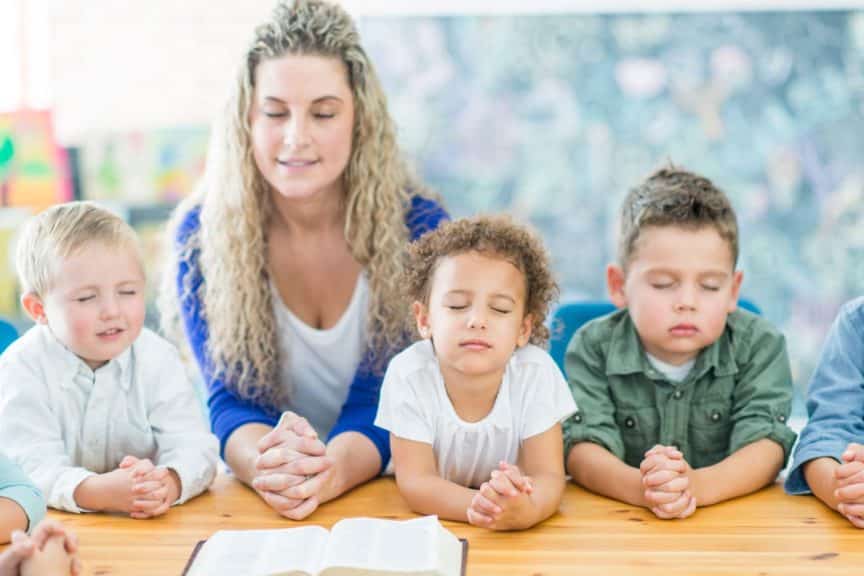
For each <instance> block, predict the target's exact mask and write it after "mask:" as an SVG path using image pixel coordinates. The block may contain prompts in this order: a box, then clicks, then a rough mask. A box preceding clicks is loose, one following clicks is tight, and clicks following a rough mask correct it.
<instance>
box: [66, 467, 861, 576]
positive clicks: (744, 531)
mask: <svg viewBox="0 0 864 576" xmlns="http://www.w3.org/2000/svg"><path fill="white" fill-rule="evenodd" d="M49 515H50V516H52V517H54V518H58V519H60V520H62V521H63V522H64V523H66V524H67V525H68V526H71V527H72V528H73V529H74V530H75V531H76V532H77V533H78V536H79V538H80V541H81V552H80V555H81V558H82V560H83V562H84V565H85V573H86V574H93V575H104V574H132V575H160V576H161V575H173V574H180V572H181V571H182V569H183V567H184V565H185V563H186V559H187V557H188V556H189V553H190V552H191V551H192V548H193V546H194V545H195V543H196V542H197V541H198V540H201V539H204V538H207V537H208V536H209V535H210V534H211V533H213V532H214V531H216V530H219V529H246V528H285V527H290V526H296V525H299V524H300V523H294V522H291V521H289V520H285V519H282V518H280V517H279V516H277V515H276V514H275V513H274V512H273V511H272V510H271V509H269V508H268V507H267V506H266V505H265V504H264V503H263V502H262V501H261V500H260V499H259V498H258V497H257V496H256V495H255V494H254V493H253V492H252V491H251V490H249V489H248V488H246V487H244V486H242V485H241V484H240V483H239V482H237V481H236V480H234V479H233V478H231V477H230V476H224V475H220V476H219V478H218V479H217V481H216V483H215V484H214V486H213V487H212V488H211V490H210V492H209V493H207V494H204V495H203V496H200V497H198V498H196V499H195V500H193V501H192V502H189V503H188V504H186V505H184V506H180V507H177V508H174V509H172V510H171V511H169V512H168V514H167V515H165V516H163V517H161V518H157V519H155V520H131V519H129V518H123V517H117V516H106V515H98V514H91V515H75V514H66V513H61V512H51V513H50V514H49ZM346 516H378V517H385V518H410V517H412V516H413V515H412V514H411V512H410V511H409V510H408V508H407V507H406V505H405V503H404V502H403V501H402V499H401V497H400V496H399V494H398V491H397V489H396V485H395V483H394V482H393V480H392V479H390V478H385V479H379V480H376V481H374V482H371V483H370V484H367V485H365V486H362V487H360V488H358V489H356V490H354V491H353V492H351V493H350V494H348V495H346V496H345V497H343V498H341V499H339V500H336V501H335V502H331V503H329V504H327V505H325V506H322V507H321V508H320V509H319V510H318V511H316V512H315V513H314V514H313V516H312V518H311V519H310V522H308V523H312V524H320V525H323V526H326V527H330V526H331V525H332V524H333V523H334V522H336V521H337V520H339V519H341V518H343V517H346ZM445 525H446V526H448V528H450V530H452V531H453V532H454V533H455V534H456V535H458V536H460V537H463V538H467V539H468V540H469V541H470V548H469V553H468V574H469V575H470V576H483V575H495V576H510V575H513V576H515V575H520V576H541V575H542V576H546V575H551V574H579V575H585V574H599V575H602V576H615V575H619V574H620V575H629V574H639V575H657V576H670V575H673V574H687V575H692V574H736V575H742V574H753V575H774V574H777V575H781V574H782V575H788V574H807V575H819V576H822V575H832V574H861V573H862V570H864V568H862V567H864V531H862V530H858V529H855V528H853V527H852V526H851V525H850V524H849V523H847V522H846V521H845V520H844V519H842V518H841V517H840V516H839V515H837V514H835V513H834V512H832V511H830V510H828V509H827V508H826V507H824V506H823V505H822V504H821V503H819V502H818V501H817V500H816V499H815V498H813V497H809V496H808V497H801V496H799V497H791V496H785V495H784V494H783V491H782V489H781V487H780V486H779V485H775V486H772V487H770V488H768V489H766V490H763V491H761V492H759V493H757V494H754V495H752V496H748V497H745V498H741V499H738V500H736V501H733V502H728V503H725V504H720V505H717V506H714V507H711V508H706V509H700V510H698V511H697V512H696V514H695V515H694V516H692V517H691V518H689V519H687V520H684V521H662V520H657V519H655V517H654V516H652V515H651V514H650V513H649V512H648V511H646V510H642V509H638V508H633V507H631V506H627V505H624V504H620V503H618V502H615V501H612V500H608V499H606V498H602V497H600V496H595V495H593V494H589V493H587V492H585V491H584V490H581V489H579V488H577V487H575V486H573V485H572V484H571V485H569V486H568V487H567V492H566V494H565V497H564V501H563V502H562V504H561V511H560V513H559V514H557V515H555V516H553V517H552V518H550V519H549V520H547V521H546V522H544V523H543V524H542V525H540V526H537V527H535V528H533V529H532V530H528V531H525V532H518V533H494V532H489V531H486V530H481V529H478V528H474V527H472V526H469V525H464V524H459V523H451V522H447V523H445Z"/></svg>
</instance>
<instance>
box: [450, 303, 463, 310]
mask: <svg viewBox="0 0 864 576" xmlns="http://www.w3.org/2000/svg"><path fill="white" fill-rule="evenodd" d="M446 307H447V308H449V309H450V310H465V309H466V308H468V305H467V304H460V305H456V304H448V305H447V306H446Z"/></svg>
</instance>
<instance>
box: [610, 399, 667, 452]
mask: <svg viewBox="0 0 864 576" xmlns="http://www.w3.org/2000/svg"><path fill="white" fill-rule="evenodd" d="M615 421H616V423H617V424H618V430H620V432H621V440H622V441H623V442H624V461H625V462H627V464H629V465H630V466H635V467H639V464H640V463H641V462H642V460H643V458H644V457H645V452H646V451H647V450H649V449H650V448H651V447H652V446H654V445H655V444H657V442H658V440H659V439H660V418H659V416H658V414H657V410H656V409H655V408H653V407H649V408H645V407H641V408H635V407H634V408H628V407H626V406H622V407H621V408H620V409H619V410H618V412H617V413H616V414H615Z"/></svg>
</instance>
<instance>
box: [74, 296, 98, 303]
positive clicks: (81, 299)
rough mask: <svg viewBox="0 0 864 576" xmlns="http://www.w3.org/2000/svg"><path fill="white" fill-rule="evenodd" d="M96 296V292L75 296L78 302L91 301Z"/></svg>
mask: <svg viewBox="0 0 864 576" xmlns="http://www.w3.org/2000/svg"><path fill="white" fill-rule="evenodd" d="M94 298H96V295H95V294H87V295H86V296H78V297H77V298H75V301H76V302H89V301H91V300H93V299H94Z"/></svg>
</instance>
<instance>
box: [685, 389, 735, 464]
mask: <svg viewBox="0 0 864 576" xmlns="http://www.w3.org/2000/svg"><path fill="white" fill-rule="evenodd" d="M731 410H732V405H731V404H730V403H729V402H727V401H725V400H723V399H713V400H711V399H706V400H704V401H701V402H698V403H695V404H694V405H693V406H692V407H691V409H690V447H691V454H690V460H691V462H690V465H691V466H692V467H694V468H701V467H703V466H711V465H712V464H716V463H717V462H719V461H720V460H722V459H723V458H725V457H726V456H727V452H728V450H729V436H730V435H731V433H732V418H731Z"/></svg>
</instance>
